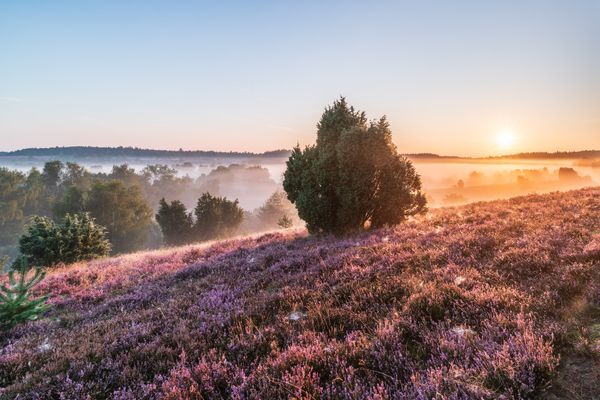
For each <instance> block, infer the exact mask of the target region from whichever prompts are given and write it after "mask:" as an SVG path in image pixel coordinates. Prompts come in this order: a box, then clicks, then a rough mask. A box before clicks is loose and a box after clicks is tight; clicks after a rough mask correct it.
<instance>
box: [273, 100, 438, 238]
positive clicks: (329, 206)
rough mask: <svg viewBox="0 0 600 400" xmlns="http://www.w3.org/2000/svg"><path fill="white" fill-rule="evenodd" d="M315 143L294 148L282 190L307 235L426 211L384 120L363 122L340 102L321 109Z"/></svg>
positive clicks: (393, 220)
mask: <svg viewBox="0 0 600 400" xmlns="http://www.w3.org/2000/svg"><path fill="white" fill-rule="evenodd" d="M317 128H318V130H317V143H316V145H314V146H308V147H306V148H305V149H304V150H301V149H300V148H299V147H296V148H294V150H293V152H292V155H291V156H290V158H289V160H288V161H287V170H286V171H285V174H284V181H283V187H284V189H285V191H286V192H287V195H288V198H289V199H290V201H291V202H292V203H294V204H295V205H296V208H297V209H298V214H299V216H300V218H302V219H303V220H304V221H306V223H307V227H308V229H309V231H310V232H347V231H351V230H356V229H362V228H364V227H365V226H367V225H370V226H371V227H375V228H377V227H381V226H384V225H391V224H397V223H399V222H402V221H403V220H404V219H406V217H408V216H410V215H414V214H417V213H421V212H424V211H426V200H425V196H424V195H423V194H422V193H421V180H420V177H419V175H418V174H417V173H416V171H415V169H414V168H413V166H412V164H411V162H410V161H408V160H407V159H406V158H404V157H403V156H401V155H399V154H398V152H397V150H396V146H395V145H394V144H393V143H392V132H391V130H390V127H389V124H388V122H387V120H386V119H385V117H383V118H381V119H379V120H378V121H373V122H367V118H366V115H365V113H364V112H360V111H356V110H355V109H354V107H351V106H349V105H348V104H347V103H346V100H345V99H344V98H341V99H340V100H337V101H335V102H334V104H333V106H331V107H328V108H326V109H325V112H324V113H323V115H322V117H321V121H320V122H319V124H318V125H317Z"/></svg>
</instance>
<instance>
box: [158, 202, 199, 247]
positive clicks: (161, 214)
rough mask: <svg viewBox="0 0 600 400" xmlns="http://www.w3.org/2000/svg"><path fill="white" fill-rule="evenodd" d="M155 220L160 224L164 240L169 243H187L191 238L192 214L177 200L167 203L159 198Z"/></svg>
mask: <svg viewBox="0 0 600 400" xmlns="http://www.w3.org/2000/svg"><path fill="white" fill-rule="evenodd" d="M156 222H158V224H159V225H160V229H161V230H162V233H163V236H164V239H165V242H166V243H167V244H169V245H177V244H183V243H187V242H189V241H190V240H191V239H192V226H193V221H192V215H191V214H190V213H188V212H187V209H186V208H185V205H184V204H183V203H182V202H180V201H179V200H175V201H172V202H171V204H169V203H167V202H166V201H165V199H164V198H162V199H161V200H160V203H159V208H158V213H157V214H156Z"/></svg>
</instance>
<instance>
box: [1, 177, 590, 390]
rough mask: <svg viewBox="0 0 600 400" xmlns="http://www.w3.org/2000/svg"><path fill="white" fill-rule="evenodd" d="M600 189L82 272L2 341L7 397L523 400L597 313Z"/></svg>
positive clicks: (193, 250)
mask: <svg viewBox="0 0 600 400" xmlns="http://www.w3.org/2000/svg"><path fill="white" fill-rule="evenodd" d="M599 199H600V188H590V189H583V190H578V191H572V192H566V193H553V194H547V195H541V196H540V195H531V196H526V197H519V198H514V199H510V200H503V201H495V202H490V203H477V204H471V205H467V206H463V207H455V208H445V209H438V210H434V211H432V212H431V213H430V214H429V215H427V216H423V217H418V218H415V219H413V220H410V221H408V222H407V223H405V224H403V225H400V226H397V227H394V228H385V229H380V230H375V231H370V232H363V233H360V234H356V235H354V236H347V237H344V238H336V237H333V236H325V237H306V234H305V233H303V232H298V231H292V232H286V233H276V234H268V235H264V236H260V237H253V238H244V239H237V240H229V241H223V242H217V243H214V244H209V245H190V246H186V247H180V248H173V249H166V250H161V251H156V252H148V253H138V254H133V255H127V256H122V257H118V258H112V259H104V260H97V261H91V262H88V263H78V264H74V265H71V266H66V267H61V268H58V269H57V270H52V271H49V272H48V277H47V279H46V280H45V281H44V282H43V284H41V285H40V287H39V288H38V289H37V291H38V292H39V293H38V294H49V295H50V296H51V303H52V305H53V308H52V311H50V312H49V313H48V314H47V315H46V316H45V317H44V318H42V319H40V320H39V321H35V322H30V323H28V324H24V325H21V326H17V327H15V328H13V329H12V330H10V331H9V332H8V333H7V334H6V335H5V336H3V337H2V338H0V388H1V389H0V398H6V399H13V398H17V399H85V398H94V399H96V398H101V399H228V398H232V399H279V398H284V399H285V398H295V399H318V398H325V399H373V400H375V399H378V400H382V399H433V398H435V399H472V398H482V399H498V398H504V399H510V398H516V399H519V398H521V399H523V398H531V397H533V396H536V395H538V394H540V393H541V392H542V391H543V390H545V389H546V388H547V387H548V385H549V383H551V382H552V379H553V377H554V376H555V374H556V370H557V366H558V364H559V359H560V355H561V352H562V350H563V349H564V348H566V347H568V346H569V345H571V344H573V343H572V341H573V339H572V335H571V334H570V333H569V322H568V318H569V317H568V315H569V312H566V311H570V312H571V315H573V313H574V312H575V311H573V310H574V308H573V307H574V304H577V305H579V306H578V309H579V308H581V306H580V305H581V304H582V302H583V303H584V305H585V307H587V308H590V307H591V308H593V307H596V308H598V307H600V296H599V295H598V288H600V269H599V268H598V265H599V260H600V246H599V245H598V243H600V239H599V236H598V234H599V232H600V200H599Z"/></svg>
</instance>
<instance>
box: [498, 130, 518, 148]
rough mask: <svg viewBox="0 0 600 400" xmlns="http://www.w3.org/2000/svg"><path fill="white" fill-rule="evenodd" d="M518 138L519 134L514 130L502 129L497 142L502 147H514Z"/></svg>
mask: <svg viewBox="0 0 600 400" xmlns="http://www.w3.org/2000/svg"><path fill="white" fill-rule="evenodd" d="M516 140H517V135H516V134H515V132H514V131H512V130H502V131H500V132H498V134H497V135H496V143H497V144H498V146H500V147H501V148H502V149H508V148H510V147H512V146H513V145H514V144H515V142H516Z"/></svg>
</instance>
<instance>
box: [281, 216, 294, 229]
mask: <svg viewBox="0 0 600 400" xmlns="http://www.w3.org/2000/svg"><path fill="white" fill-rule="evenodd" d="M292 225H294V222H293V221H292V219H291V218H290V217H288V216H287V215H284V216H282V217H281V218H279V221H277V226H279V227H280V228H281V229H288V228H291V227H292Z"/></svg>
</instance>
